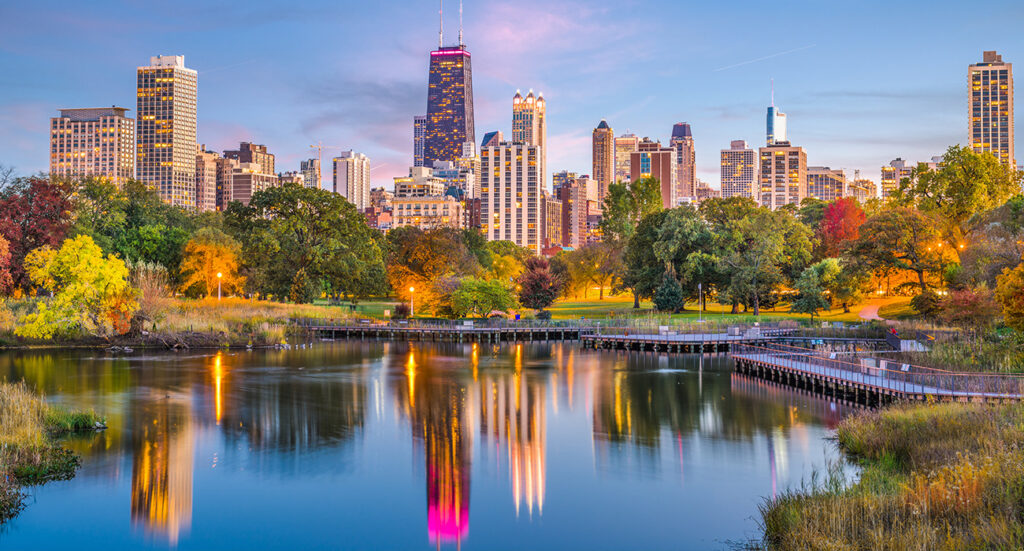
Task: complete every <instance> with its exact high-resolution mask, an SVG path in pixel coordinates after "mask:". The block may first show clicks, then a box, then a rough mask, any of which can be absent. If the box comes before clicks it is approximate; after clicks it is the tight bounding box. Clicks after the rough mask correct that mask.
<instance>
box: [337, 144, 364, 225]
mask: <svg viewBox="0 0 1024 551" xmlns="http://www.w3.org/2000/svg"><path fill="white" fill-rule="evenodd" d="M334 193H337V194H339V195H341V196H342V197H344V198H345V199H348V202H349V203H352V204H353V205H355V206H356V209H358V210H359V212H363V210H365V209H366V208H367V207H369V206H370V158H369V157H367V156H366V155H363V154H362V153H356V152H355V151H352V150H351V149H350V150H348V151H342V152H341V155H339V156H337V157H335V158H334Z"/></svg>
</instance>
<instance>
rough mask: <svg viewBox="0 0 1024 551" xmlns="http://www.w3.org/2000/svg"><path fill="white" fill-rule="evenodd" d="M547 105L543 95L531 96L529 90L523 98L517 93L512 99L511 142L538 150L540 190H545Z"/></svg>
mask: <svg viewBox="0 0 1024 551" xmlns="http://www.w3.org/2000/svg"><path fill="white" fill-rule="evenodd" d="M547 139H548V122H547V103H546V102H545V101H544V94H538V95H537V96H534V95H533V90H530V92H529V93H528V94H526V97H525V98H524V97H523V96H522V94H520V93H519V91H518V90H517V91H516V95H515V96H513V97H512V141H513V142H518V143H523V144H526V145H535V146H537V147H539V148H540V159H539V160H538V162H539V163H540V168H539V169H538V173H539V174H540V178H541V182H540V185H541V187H542V188H544V189H547V181H546V178H547V166H548V162H547V161H548V153H547V151H548V150H547Z"/></svg>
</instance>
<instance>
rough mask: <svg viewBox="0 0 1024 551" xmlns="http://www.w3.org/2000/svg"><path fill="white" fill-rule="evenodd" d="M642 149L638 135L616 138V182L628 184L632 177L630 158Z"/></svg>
mask: <svg viewBox="0 0 1024 551" xmlns="http://www.w3.org/2000/svg"><path fill="white" fill-rule="evenodd" d="M639 147H640V138H638V137H637V136H636V134H625V135H622V136H619V137H618V138H615V181H616V182H628V181H629V179H630V177H631V176H632V171H631V170H630V168H629V160H630V156H631V155H632V154H633V152H634V151H636V150H637V149H638V148H639Z"/></svg>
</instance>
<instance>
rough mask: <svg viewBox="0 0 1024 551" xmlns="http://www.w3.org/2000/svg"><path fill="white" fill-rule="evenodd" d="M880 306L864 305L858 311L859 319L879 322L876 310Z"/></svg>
mask: <svg viewBox="0 0 1024 551" xmlns="http://www.w3.org/2000/svg"><path fill="white" fill-rule="evenodd" d="M881 306H882V305H881V304H877V303H875V304H867V305H865V306H864V307H863V308H861V309H860V314H859V315H860V319H862V320H881V319H882V318H880V317H878V309H879V308H880V307H881Z"/></svg>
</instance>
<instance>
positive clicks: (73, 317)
mask: <svg viewBox="0 0 1024 551" xmlns="http://www.w3.org/2000/svg"><path fill="white" fill-rule="evenodd" d="M25 272H26V273H27V274H28V276H29V278H30V279H31V280H32V283H33V284H34V285H36V286H37V287H40V288H42V289H45V290H46V291H49V293H50V295H51V297H52V298H49V299H42V300H40V301H39V304H38V305H37V307H36V311H35V312H32V313H29V314H26V315H25V316H23V317H22V318H21V320H20V326H19V327H18V328H17V329H15V334H17V335H19V336H23V337H29V338H37V339H48V338H52V337H54V336H62V337H73V336H77V335H79V334H81V333H86V334H89V335H96V336H100V337H108V336H110V335H113V334H121V333H125V332H127V331H128V329H129V326H130V325H129V323H130V321H131V317H132V315H133V314H134V313H135V310H136V309H137V307H138V305H137V303H136V300H135V292H134V290H133V289H132V288H131V286H130V285H128V268H127V267H126V266H125V264H124V261H122V260H121V259H120V258H117V257H116V256H113V255H106V256H104V255H103V251H102V250H100V248H99V246H98V245H96V243H95V242H94V241H93V240H92V238H91V237H89V236H88V235H80V236H78V237H75V238H72V239H68V240H66V241H64V243H63V244H61V247H60V249H59V250H54V249H52V248H50V247H48V246H47V247H40V248H38V249H35V250H33V251H31V252H30V253H29V254H28V255H27V256H26V257H25Z"/></svg>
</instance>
